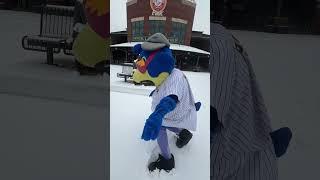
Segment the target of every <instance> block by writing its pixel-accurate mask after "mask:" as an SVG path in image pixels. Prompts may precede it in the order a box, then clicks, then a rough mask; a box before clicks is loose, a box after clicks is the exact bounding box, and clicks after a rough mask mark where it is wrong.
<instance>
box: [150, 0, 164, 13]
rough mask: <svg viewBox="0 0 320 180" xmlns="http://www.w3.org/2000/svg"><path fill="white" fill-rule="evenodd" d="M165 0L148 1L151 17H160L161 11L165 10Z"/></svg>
mask: <svg viewBox="0 0 320 180" xmlns="http://www.w3.org/2000/svg"><path fill="white" fill-rule="evenodd" d="M166 5H167V0H150V6H151V9H152V10H153V12H152V15H156V16H162V13H163V10H164V9H165V8H166Z"/></svg>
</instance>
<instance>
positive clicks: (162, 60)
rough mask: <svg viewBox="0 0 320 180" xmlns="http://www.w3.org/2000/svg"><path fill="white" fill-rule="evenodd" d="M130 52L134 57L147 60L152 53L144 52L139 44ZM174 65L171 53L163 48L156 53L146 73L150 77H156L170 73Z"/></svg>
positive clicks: (166, 48) (168, 49)
mask: <svg viewBox="0 0 320 180" xmlns="http://www.w3.org/2000/svg"><path fill="white" fill-rule="evenodd" d="M132 52H133V53H134V54H135V55H139V56H140V57H144V58H145V59H148V57H149V56H150V54H151V53H152V51H144V50H143V49H142V47H141V44H136V45H135V46H134V47H133V48H132ZM174 65H175V59H174V57H173V56H172V51H171V49H170V48H168V47H164V48H162V49H160V50H159V52H157V54H156V55H155V57H154V59H153V60H152V61H151V62H150V64H149V65H148V67H147V70H148V73H149V75H150V76H151V77H158V76H159V74H160V73H163V72H167V73H169V74H170V73H171V71H172V70H173V68H174Z"/></svg>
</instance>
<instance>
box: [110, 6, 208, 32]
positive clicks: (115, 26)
mask: <svg viewBox="0 0 320 180" xmlns="http://www.w3.org/2000/svg"><path fill="white" fill-rule="evenodd" d="M168 1H170V0H168ZM126 2H127V0H111V1H110V14H111V17H110V18H111V22H110V23H111V27H110V30H111V32H115V31H123V30H126V28H127V11H126ZM196 2H197V7H196V12H195V17H194V22H193V28H192V30H195V31H203V32H204V33H205V34H210V0H196Z"/></svg>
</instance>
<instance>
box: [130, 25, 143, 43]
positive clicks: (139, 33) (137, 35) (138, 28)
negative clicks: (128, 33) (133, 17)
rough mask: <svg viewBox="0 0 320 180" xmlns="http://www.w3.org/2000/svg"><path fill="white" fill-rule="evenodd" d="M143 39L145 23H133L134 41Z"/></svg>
mask: <svg viewBox="0 0 320 180" xmlns="http://www.w3.org/2000/svg"><path fill="white" fill-rule="evenodd" d="M141 38H143V21H134V22H132V40H133V41H139V40H141Z"/></svg>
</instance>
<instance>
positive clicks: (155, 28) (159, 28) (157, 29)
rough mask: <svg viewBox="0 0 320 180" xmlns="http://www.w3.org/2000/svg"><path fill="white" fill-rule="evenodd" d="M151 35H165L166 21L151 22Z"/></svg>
mask: <svg viewBox="0 0 320 180" xmlns="http://www.w3.org/2000/svg"><path fill="white" fill-rule="evenodd" d="M149 24H150V34H154V33H163V34H164V24H165V21H161V20H150V21H149Z"/></svg>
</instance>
